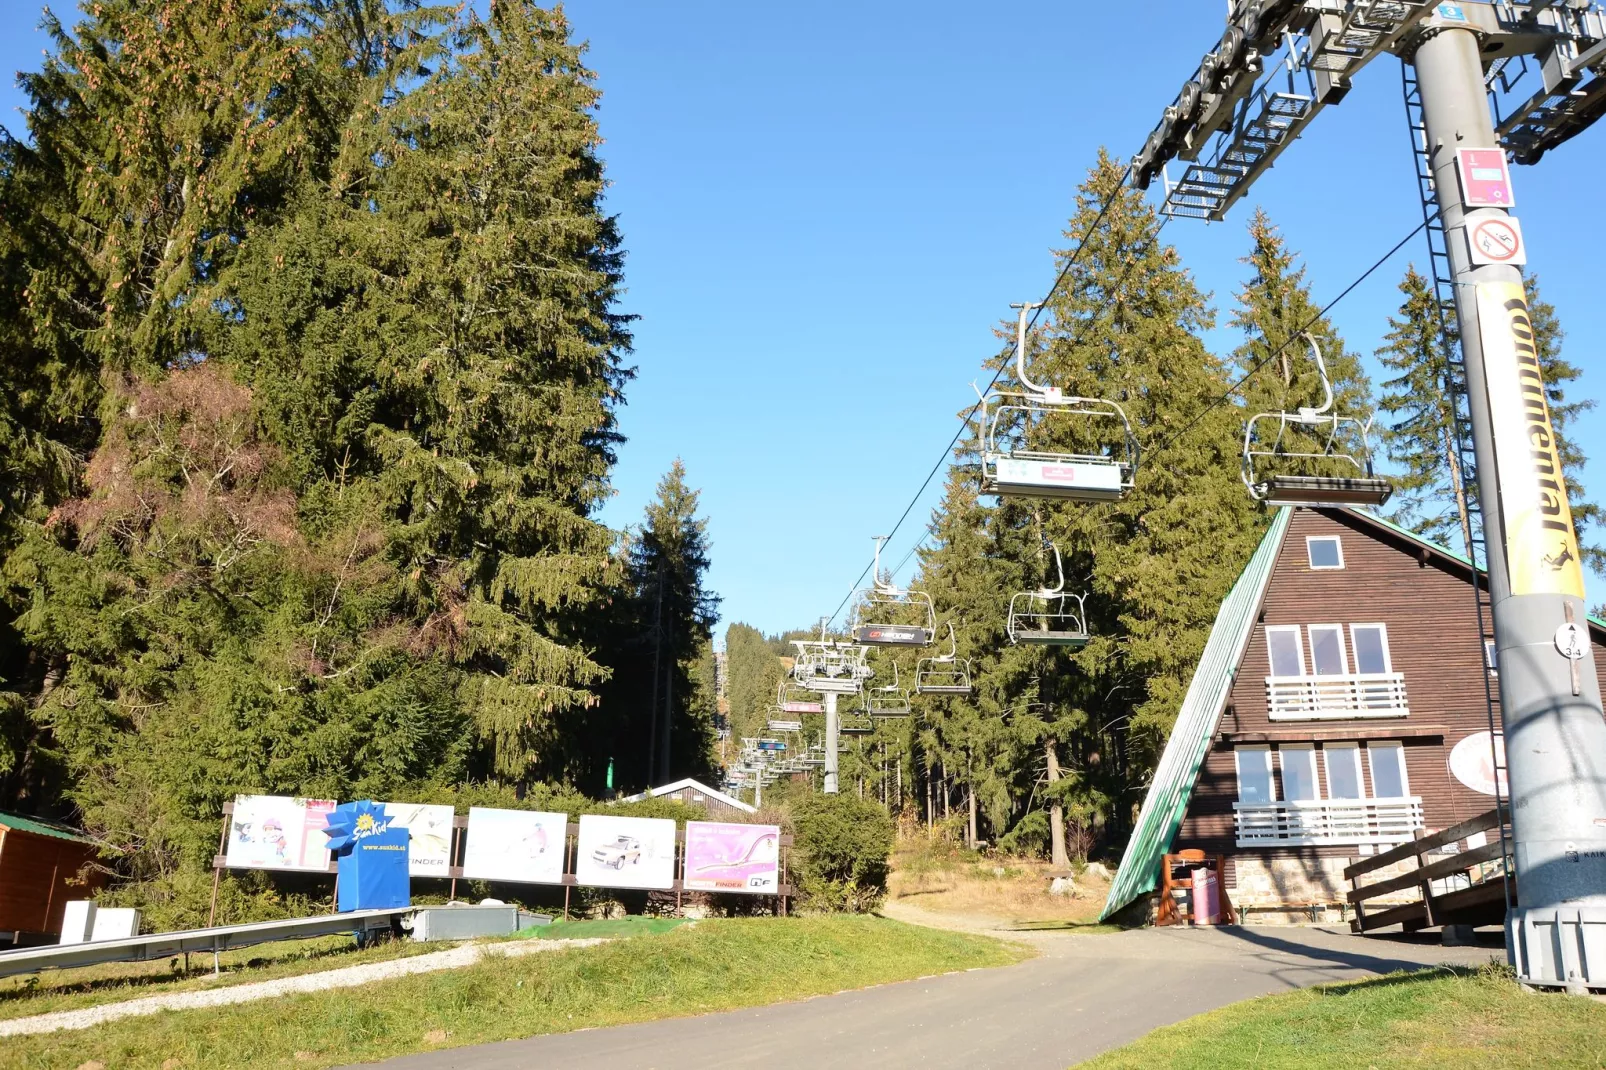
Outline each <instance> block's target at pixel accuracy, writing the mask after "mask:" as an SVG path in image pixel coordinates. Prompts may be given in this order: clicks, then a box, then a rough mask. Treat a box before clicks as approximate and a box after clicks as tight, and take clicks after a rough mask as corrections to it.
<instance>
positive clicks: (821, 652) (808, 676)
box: [792, 637, 874, 695]
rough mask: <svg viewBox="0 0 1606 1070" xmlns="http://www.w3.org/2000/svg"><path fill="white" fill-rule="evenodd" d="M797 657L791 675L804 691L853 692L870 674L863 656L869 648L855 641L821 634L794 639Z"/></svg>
mask: <svg viewBox="0 0 1606 1070" xmlns="http://www.w3.org/2000/svg"><path fill="white" fill-rule="evenodd" d="M792 645H793V646H794V647H796V648H797V651H798V657H797V661H796V663H795V664H793V666H792V679H793V681H794V682H795V683H796V684H797V686H798V687H799V688H800V689H802V690H804V691H816V692H819V693H821V694H829V693H834V694H839V695H854V694H858V693H859V691H860V690H862V689H863V687H864V681H865V680H867V679H869V678H870V677H871V676H872V675H874V674H873V672H872V670H871V669H870V666H869V664H868V663H867V661H866V660H865V659H866V658H867V657H868V655H869V653H870V648H869V647H867V646H861V645H859V644H857V643H847V642H841V641H839V640H835V639H826V638H823V637H822V638H820V639H818V640H813V639H794V640H792Z"/></svg>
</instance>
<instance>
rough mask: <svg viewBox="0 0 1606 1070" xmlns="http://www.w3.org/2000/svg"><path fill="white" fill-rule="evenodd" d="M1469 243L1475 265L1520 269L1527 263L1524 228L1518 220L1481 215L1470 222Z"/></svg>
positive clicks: (1489, 214)
mask: <svg viewBox="0 0 1606 1070" xmlns="http://www.w3.org/2000/svg"><path fill="white" fill-rule="evenodd" d="M1467 243H1468V245H1469V246H1470V252H1471V253H1472V262H1473V263H1474V264H1511V265H1514V266H1515V265H1521V264H1526V263H1527V262H1528V253H1527V251H1526V250H1525V249H1524V248H1523V244H1522V226H1521V225H1520V224H1519V223H1518V222H1517V217H1516V216H1509V215H1504V214H1502V213H1499V212H1480V213H1479V214H1478V216H1477V217H1476V218H1473V219H1469V220H1467Z"/></svg>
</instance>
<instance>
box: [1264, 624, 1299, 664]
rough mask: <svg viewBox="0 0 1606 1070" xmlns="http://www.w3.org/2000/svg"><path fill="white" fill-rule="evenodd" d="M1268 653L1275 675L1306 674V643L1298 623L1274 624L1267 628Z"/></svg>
mask: <svg viewBox="0 0 1606 1070" xmlns="http://www.w3.org/2000/svg"><path fill="white" fill-rule="evenodd" d="M1266 653H1267V654H1268V655H1269V656H1270V658H1271V674H1272V675H1273V676H1304V675H1305V645H1304V644H1303V643H1302V642H1300V639H1299V626H1298V625H1281V624H1278V625H1272V626H1270V627H1268V628H1267V629H1266Z"/></svg>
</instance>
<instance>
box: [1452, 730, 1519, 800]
mask: <svg viewBox="0 0 1606 1070" xmlns="http://www.w3.org/2000/svg"><path fill="white" fill-rule="evenodd" d="M1496 750H1498V751H1499V754H1500V764H1501V765H1505V764H1506V741H1505V738H1504V736H1500V735H1497V736H1495V737H1494V741H1493V743H1492V744H1491V743H1490V740H1489V733H1488V732H1474V733H1473V734H1472V735H1470V736H1468V737H1467V738H1465V739H1463V740H1462V741H1461V742H1459V743H1457V744H1456V745H1455V746H1454V747H1452V748H1451V749H1450V775H1451V776H1453V777H1455V778H1456V779H1457V780H1459V781H1460V782H1461V783H1463V784H1465V785H1466V786H1467V787H1469V788H1471V789H1472V790H1473V791H1475V792H1478V793H1479V794H1481V795H1493V794H1494V793H1495V785H1496V781H1495V752H1496ZM1499 787H1500V794H1502V795H1505V796H1507V797H1508V798H1509V797H1510V794H1511V793H1510V792H1509V791H1508V790H1507V788H1506V771H1505V770H1504V769H1502V770H1500V780H1499Z"/></svg>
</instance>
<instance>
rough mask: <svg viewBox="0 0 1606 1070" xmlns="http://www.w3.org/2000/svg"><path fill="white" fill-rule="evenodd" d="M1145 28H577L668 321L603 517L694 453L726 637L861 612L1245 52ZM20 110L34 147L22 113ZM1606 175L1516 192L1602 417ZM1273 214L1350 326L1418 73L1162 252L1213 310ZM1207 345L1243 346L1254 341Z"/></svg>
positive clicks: (1179, 229) (1049, 13) (1574, 170)
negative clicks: (1090, 172) (894, 529)
mask: <svg viewBox="0 0 1606 1070" xmlns="http://www.w3.org/2000/svg"><path fill="white" fill-rule="evenodd" d="M1134 6H1135V5H1129V4H1080V3H1077V4H1070V3H1065V2H1063V0H1058V2H1053V3H1050V2H1046V0H1007V2H1002V3H995V4H992V5H990V6H988V7H986V8H985V9H978V8H976V7H975V6H974V5H972V4H957V3H951V2H935V3H932V2H928V3H921V4H914V3H879V4H864V3H845V2H841V0H817V2H815V3H812V4H807V5H781V4H769V3H758V4H742V3H734V2H727V3H711V2H706V0H701V2H699V0H683V2H680V3H673V4H668V3H663V2H662V0H656V2H653V0H575V2H573V3H570V4H569V5H568V11H569V15H570V18H571V19H572V21H573V23H574V25H575V27H576V30H577V33H578V34H579V35H580V36H581V37H582V38H584V39H586V40H589V42H590V44H591V51H590V55H589V62H590V64H591V66H592V67H593V68H594V69H595V70H596V71H597V72H598V75H599V81H600V85H601V87H602V89H603V91H604V94H605V95H604V99H603V106H602V111H601V113H600V121H601V124H602V131H603V134H604V136H605V137H606V139H607V144H606V146H605V148H604V155H605V157H606V159H607V163H608V172H609V176H610V178H611V179H612V182H613V184H614V185H613V189H612V191H611V192H610V194H609V207H610V208H611V210H612V211H614V212H617V213H618V214H619V216H620V218H621V223H622V226H623V230H624V235H625V242H626V246H627V248H628V250H629V254H630V255H629V260H628V262H627V268H626V272H627V283H628V287H629V292H628V294H627V295H626V298H625V308H626V310H628V311H630V312H633V313H636V314H637V315H639V316H640V317H641V320H640V322H639V323H638V324H637V325H636V349H637V351H636V355H635V361H636V363H637V364H638V365H639V366H640V376H639V378H637V380H636V381H635V382H634V384H632V386H631V388H630V390H629V404H628V406H627V407H626V409H625V410H624V412H623V414H622V422H623V430H624V432H625V434H626V435H627V436H628V437H629V442H628V443H627V444H626V445H625V446H624V448H623V451H622V454H621V463H620V465H619V468H618V470H617V472H616V477H615V483H616V485H617V488H618V494H617V496H616V498H615V499H614V501H613V502H612V503H610V505H609V506H608V508H607V510H606V512H605V519H606V520H607V521H609V522H610V523H613V524H615V525H622V524H625V523H631V522H634V521H635V520H636V519H637V518H638V517H639V516H640V512H641V509H642V507H643V505H644V504H645V503H646V502H647V500H648V499H649V498H650V497H651V496H652V493H653V489H654V485H655V483H656V481H657V480H658V478H659V476H660V475H661V474H662V473H663V472H664V470H665V469H667V468H668V467H669V465H670V463H671V462H672V461H673V459H674V458H675V457H676V456H680V457H682V458H683V459H684V460H685V462H686V467H687V471H688V474H689V477H690V479H691V481H692V483H693V484H694V485H695V486H698V487H700V488H701V489H702V504H703V509H704V512H705V513H706V515H707V516H708V517H709V519H710V524H709V527H710V532H711V535H712V538H713V544H714V545H713V560H714V565H713V569H712V574H711V576H710V581H711V585H712V586H713V588H714V589H715V590H717V591H718V592H719V593H720V594H721V595H722V596H723V598H724V600H725V602H724V615H725V619H726V620H727V621H729V620H745V621H748V622H750V623H752V624H755V625H757V626H759V627H761V628H764V629H766V630H772V631H773V630H777V629H780V628H783V627H787V626H793V625H799V624H803V623H806V622H808V621H809V620H811V619H812V618H814V617H816V616H818V615H820V614H823V613H828V612H830V611H831V610H832V609H834V608H835V607H836V605H837V603H838V602H839V601H840V600H841V598H842V596H843V595H844V594H845V593H846V592H847V589H848V587H849V585H850V584H851V583H852V581H853V579H854V577H856V576H857V575H858V574H859V572H860V570H861V569H862V568H863V567H864V565H865V563H866V562H867V561H868V558H869V553H870V548H871V543H870V536H871V535H874V534H877V533H882V532H885V531H886V530H887V529H888V528H889V527H890V526H891V525H892V523H893V522H894V521H895V520H896V519H897V517H898V514H899V513H900V512H902V510H903V506H904V504H905V502H906V501H907V500H908V498H909V496H910V495H911V494H912V493H913V492H914V489H915V488H916V487H917V486H918V485H919V483H920V481H921V480H922V479H923V478H924V477H925V474H926V472H927V471H928V470H929V469H930V467H931V465H932V463H933V462H934V461H935V460H936V458H937V456H938V454H939V453H940V451H941V450H942V448H943V446H944V445H945V444H946V443H947V442H948V441H949V439H950V438H951V437H952V435H953V432H954V430H955V428H956V427H957V422H956V414H957V413H958V412H960V411H961V410H962V409H964V408H966V407H967V406H968V405H969V404H970V402H971V401H972V400H973V395H972V394H971V391H970V386H969V383H970V381H971V380H972V379H973V378H975V377H976V376H977V374H978V368H979V365H980V363H981V361H982V360H983V359H984V358H985V357H986V356H987V355H988V354H990V353H992V352H994V351H995V349H996V342H995V340H994V337H993V335H992V330H993V327H994V326H995V325H996V324H997V322H998V321H999V320H1000V319H1001V318H1002V317H1005V316H1007V315H1009V309H1008V305H1009V303H1010V302H1011V301H1022V300H1029V299H1036V298H1038V297H1040V296H1041V295H1042V293H1043V292H1044V290H1045V289H1046V288H1047V287H1048V285H1049V283H1050V281H1051V277H1052V263H1051V258H1050V254H1049V250H1050V248H1052V247H1055V246H1057V245H1060V244H1062V241H1061V238H1060V230H1061V228H1062V227H1063V225H1064V223H1065V220H1066V218H1067V217H1068V215H1069V213H1070V211H1071V209H1072V206H1073V198H1074V193H1075V188H1076V185H1077V183H1078V182H1080V181H1081V180H1082V178H1083V176H1084V174H1085V171H1086V169H1087V167H1088V166H1089V165H1090V163H1091V162H1092V160H1093V158H1094V155H1095V153H1096V152H1097V150H1098V147H1099V146H1100V145H1108V146H1110V148H1111V149H1112V150H1114V151H1116V152H1118V153H1120V154H1122V155H1129V154H1130V153H1132V152H1133V151H1135V150H1136V149H1137V148H1138V147H1139V146H1140V145H1141V144H1142V142H1143V139H1144V138H1145V137H1146V136H1147V135H1148V132H1149V130H1150V129H1151V128H1152V126H1153V125H1154V123H1155V121H1156V120H1157V119H1158V118H1159V113H1160V111H1161V110H1162V109H1163V108H1164V106H1165V105H1166V104H1168V103H1169V102H1170V101H1171V99H1172V97H1173V96H1174V95H1175V93H1176V91H1177V89H1178V88H1179V87H1180V86H1181V84H1182V82H1183V81H1184V80H1185V79H1186V78H1187V77H1188V76H1189V75H1190V73H1191V72H1192V71H1193V70H1194V68H1195V67H1196V66H1197V64H1198V60H1199V57H1200V56H1201V55H1202V53H1203V52H1204V51H1205V50H1206V49H1207V48H1209V47H1211V46H1212V45H1213V44H1214V42H1215V41H1216V40H1217V39H1218V38H1219V37H1220V34H1221V29H1222V22H1221V19H1222V13H1223V10H1224V6H1225V5H1223V4H1221V3H1219V2H1199V0H1162V2H1156V3H1149V4H1144V5H1141V7H1142V12H1143V17H1142V19H1141V20H1134V19H1133V17H1132V15H1133V9H1134ZM63 7H65V5H63ZM35 21H36V14H35V9H34V8H33V4H32V3H30V2H29V0H12V2H11V3H8V4H6V5H5V8H4V11H3V13H0V31H3V32H0V66H4V67H5V68H6V69H7V70H15V69H18V68H26V67H32V66H34V65H35V64H36V63H37V57H38V55H39V50H40V48H41V47H42V46H43V42H42V41H41V40H40V39H39V38H38V37H37V35H36V34H33V33H32V32H31V31H32V27H33V24H34V23H35ZM3 90H4V93H3V95H0V107H3V114H4V116H5V121H6V123H7V125H9V126H14V125H15V122H14V115H15V113H14V110H13V109H14V108H15V106H16V105H17V104H18V103H19V96H18V94H17V93H16V92H15V90H14V89H13V88H12V87H11V86H10V85H9V83H8V84H7V85H6V86H4V87H3ZM1603 170H1606V124H1603V126H1601V127H1598V128H1597V129H1595V130H1592V131H1590V132H1588V133H1586V134H1585V135H1584V136H1582V137H1580V138H1578V139H1576V140H1575V141H1574V142H1572V143H1571V144H1569V145H1567V146H1565V147H1563V148H1562V149H1560V150H1558V151H1556V152H1554V153H1552V154H1551V155H1550V156H1548V157H1547V158H1546V159H1545V160H1544V162H1543V163H1542V164H1540V165H1539V166H1538V167H1535V168H1523V169H1519V171H1518V172H1517V177H1516V181H1517V192H1518V197H1519V213H1518V214H1519V215H1520V216H1521V218H1522V222H1523V227H1524V231H1525V233H1526V236H1527V240H1528V244H1529V247H1530V257H1531V266H1532V267H1533V268H1534V270H1536V271H1537V272H1538V274H1539V276H1540V280H1541V283H1542V285H1543V288H1544V292H1545V295H1546V297H1547V298H1549V300H1551V301H1552V302H1553V303H1554V304H1555V305H1556V307H1557V309H1558V310H1559V312H1560V315H1561V320H1562V323H1563V325H1564V326H1565V328H1566V329H1567V331H1568V335H1569V337H1568V342H1567V354H1568V356H1569V357H1570V359H1571V360H1572V361H1573V362H1574V363H1575V364H1579V365H1581V366H1583V367H1584V368H1585V376H1584V379H1583V380H1582V381H1581V383H1580V384H1579V385H1577V386H1576V387H1575V391H1576V393H1577V394H1578V395H1580V396H1587V397H1600V396H1602V394H1603V393H1606V368H1602V366H1601V362H1600V359H1599V356H1598V354H1599V353H1600V351H1601V349H1602V347H1603V346H1606V302H1603V301H1602V300H1601V296H1600V294H1601V290H1600V282H1599V279H1600V266H1599V253H1598V247H1599V227H1600V221H1599V219H1598V218H1597V216H1598V212H1597V211H1594V208H1595V206H1596V202H1598V191H1599V190H1600V189H1601V188H1602V187H1601V183H1602V171H1603ZM1256 203H1259V204H1261V205H1264V206H1265V208H1266V209H1267V210H1268V211H1269V212H1270V213H1271V215H1272V217H1273V219H1274V220H1275V221H1276V222H1277V223H1278V224H1279V225H1280V226H1281V227H1282V228H1283V231H1284V233H1285V234H1286V236H1287V237H1288V239H1289V241H1290V242H1291V244H1292V245H1293V247H1294V248H1296V249H1297V250H1299V251H1300V253H1302V254H1303V256H1304V258H1305V260H1306V262H1307V263H1308V265H1309V279H1310V282H1311V284H1312V287H1313V289H1314V291H1315V295H1316V298H1317V300H1318V301H1323V302H1325V301H1326V300H1327V299H1328V298H1329V297H1331V296H1332V295H1334V294H1336V293H1337V292H1338V291H1339V290H1341V289H1342V288H1343V287H1344V286H1346V285H1347V284H1348V283H1349V282H1350V281H1351V280H1352V279H1354V278H1355V277H1356V276H1357V275H1359V274H1360V273H1361V271H1363V270H1364V269H1365V268H1366V267H1367V266H1368V265H1369V264H1370V263H1371V262H1372V261H1373V260H1375V259H1376V258H1377V257H1378V256H1379V255H1381V254H1382V253H1383V252H1384V251H1386V250H1387V249H1388V248H1389V247H1390V246H1392V245H1393V244H1394V243H1395V242H1397V241H1398V240H1399V239H1400V238H1401V237H1403V236H1404V235H1405V234H1407V233H1408V232H1409V231H1410V230H1411V229H1412V228H1413V227H1415V226H1416V225H1417V224H1418V223H1420V222H1421V209H1420V206H1419V205H1418V203H1417V199H1416V188H1415V181H1414V178H1413V172H1412V161H1411V155H1410V145H1409V141H1408V136H1407V131H1406V127H1405V119H1404V114H1403V109H1402V106H1401V103H1400V78H1399V63H1398V61H1396V60H1394V59H1392V58H1388V57H1385V58H1384V59H1382V60H1380V61H1379V62H1378V63H1376V64H1375V65H1373V66H1372V67H1371V68H1369V69H1367V70H1366V71H1365V72H1364V73H1363V75H1362V76H1361V77H1360V78H1359V79H1358V81H1357V85H1356V88H1355V90H1354V91H1353V92H1352V93H1351V94H1350V95H1349V97H1348V98H1347V99H1346V100H1345V101H1344V103H1343V104H1342V105H1341V106H1340V107H1338V108H1336V109H1330V110H1329V111H1328V112H1326V113H1325V114H1324V115H1323V116H1322V117H1321V118H1320V120H1319V121H1318V122H1317V123H1316V124H1315V125H1314V126H1313V127H1312V129H1311V131H1310V132H1309V133H1308V134H1307V136H1306V138H1305V139H1304V141H1303V142H1302V143H1301V144H1299V145H1296V146H1294V147H1293V148H1292V149H1290V150H1289V152H1288V153H1287V154H1286V155H1285V156H1284V157H1283V161H1282V162H1281V163H1279V165H1278V166H1277V167H1276V168H1275V169H1274V170H1273V171H1272V172H1271V173H1270V174H1268V175H1267V176H1266V177H1265V178H1263V179H1262V180H1261V182H1260V183H1259V184H1258V185H1257V187H1256V188H1255V190H1254V192H1253V194H1252V197H1251V198H1250V199H1248V200H1246V201H1244V202H1242V203H1240V205H1239V206H1238V207H1237V208H1236V209H1235V210H1234V212H1233V215H1232V217H1231V218H1230V219H1229V220H1228V221H1227V222H1226V223H1225V224H1219V225H1215V226H1205V225H1204V224H1201V223H1194V222H1188V221H1178V222H1177V223H1174V224H1173V225H1171V226H1170V227H1169V228H1167V231H1166V237H1167V239H1168V240H1170V241H1172V242H1174V243H1175V244H1176V245H1177V246H1178V248H1179V249H1180V250H1181V253H1182V255H1183V258H1184V262H1185V263H1186V264H1187V266H1188V267H1189V268H1190V269H1191V270H1192V271H1193V272H1195V274H1196V275H1197V277H1198V280H1199V282H1200V284H1201V285H1202V286H1203V287H1204V288H1205V289H1207V290H1209V291H1212V292H1213V293H1214V295H1215V303H1216V306H1217V308H1218V309H1222V310H1225V309H1227V308H1228V307H1229V306H1230V303H1231V300H1232V295H1233V294H1234V292H1235V291H1236V290H1237V288H1238V286H1239V285H1240V284H1241V282H1242V280H1243V278H1244V277H1245V274H1246V273H1245V270H1244V267H1243V265H1242V264H1240V263H1239V262H1238V258H1239V257H1240V256H1241V255H1243V252H1244V250H1245V248H1246V239H1245V235H1244V229H1243V228H1244V225H1245V222H1246V221H1247V218H1248V216H1249V214H1250V213H1251V211H1252V210H1253V207H1254V205H1255V204H1256ZM1424 251H1425V250H1424V248H1423V246H1422V245H1421V244H1420V240H1419V241H1418V242H1414V243H1412V245H1411V246H1409V247H1408V248H1407V250H1406V251H1405V252H1403V253H1402V254H1401V255H1400V257H1399V258H1398V260H1397V261H1396V262H1395V263H1393V264H1391V265H1389V266H1388V267H1387V268H1385V269H1384V270H1382V271H1380V272H1379V273H1378V274H1377V275H1376V276H1374V277H1373V279H1372V281H1371V282H1369V283H1368V284H1366V285H1364V286H1363V287H1361V288H1360V289H1359V290H1357V291H1356V292H1355V293H1354V294H1352V295H1351V296H1350V297H1349V298H1348V299H1347V300H1346V301H1345V302H1344V304H1342V305H1340V306H1339V308H1338V310H1337V311H1336V312H1335V314H1334V319H1335V321H1336V323H1337V325H1338V327H1339V329H1340V330H1341V331H1342V332H1343V334H1344V336H1345V338H1346V339H1347V341H1348V343H1349V345H1350V347H1351V348H1352V349H1355V350H1357V351H1360V352H1362V353H1365V354H1370V353H1371V351H1372V350H1373V349H1374V348H1375V347H1376V345H1377V344H1378V340H1379V339H1380V337H1381V335H1382V334H1383V333H1384V332H1385V330H1386V326H1385V317H1387V316H1388V315H1389V314H1390V313H1392V312H1393V311H1394V309H1395V307H1396V306H1397V304H1398V295H1397V292H1396V290H1395V286H1396V284H1397V283H1398V281H1399V278H1400V276H1401V275H1402V274H1403V272H1404V270H1405V264H1406V262H1407V260H1408V259H1415V260H1416V261H1418V262H1419V263H1420V262H1421V261H1422V260H1424V258H1425V257H1424ZM1591 254H1593V255H1591ZM1221 318H1222V319H1223V320H1225V318H1226V317H1225V315H1223V316H1222V317H1221ZM1209 341H1210V343H1211V344H1212V345H1213V346H1214V347H1215V348H1217V349H1218V350H1219V351H1222V352H1225V351H1226V350H1228V349H1231V348H1232V347H1233V346H1234V345H1236V344H1237V342H1238V337H1237V336H1236V333H1235V332H1231V331H1228V330H1225V329H1220V330H1217V331H1216V332H1214V333H1213V334H1212V336H1211V337H1210V339H1209ZM1586 422H1587V426H1585V427H1581V428H1575V429H1574V432H1575V434H1577V435H1578V437H1579V438H1580V439H1581V440H1582V441H1583V443H1584V445H1585V449H1586V451H1587V452H1588V453H1589V454H1591V455H1592V456H1593V457H1595V458H1596V459H1597V460H1596V462H1595V463H1594V464H1593V465H1592V466H1591V469H1590V471H1588V472H1586V473H1584V480H1583V482H1585V484H1586V485H1589V486H1590V487H1591V489H1593V490H1594V491H1595V492H1596V494H1597V496H1599V495H1606V415H1602V414H1595V415H1594V416H1591V417H1588V418H1587V419H1586ZM940 487H941V479H940V478H939V479H937V480H936V481H934V482H933V485H932V488H931V490H930V491H929V492H928V494H927V500H926V501H924V502H922V504H921V505H920V506H919V507H918V508H917V509H916V511H915V513H914V515H913V516H912V517H911V520H910V522H908V523H906V525H905V527H904V528H903V529H902V530H901V531H900V532H899V534H898V537H897V539H896V540H895V541H894V543H893V544H892V545H891V546H890V547H889V551H888V552H889V555H890V557H891V560H892V561H894V562H896V561H898V560H900V559H902V558H903V556H904V554H905V552H906V551H907V550H908V548H909V546H910V545H911V543H912V542H913V541H914V540H915V539H917V538H919V537H920V535H921V534H922V531H923V525H924V521H925V519H926V516H927V515H928V512H929V507H930V505H931V504H933V503H934V502H935V500H936V497H937V493H938V492H939V490H940ZM1591 594H1592V598H1593V600H1594V601H1596V602H1598V601H1600V600H1601V599H1602V598H1603V597H1606V585H1603V584H1602V583H1601V582H1600V581H1599V580H1598V579H1596V580H1595V582H1594V584H1593V589H1592V591H1591Z"/></svg>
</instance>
